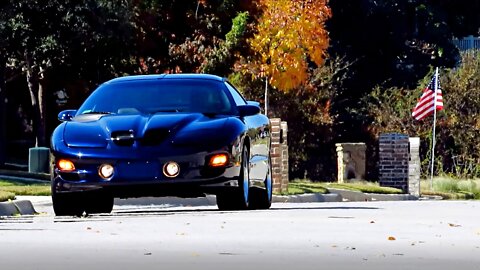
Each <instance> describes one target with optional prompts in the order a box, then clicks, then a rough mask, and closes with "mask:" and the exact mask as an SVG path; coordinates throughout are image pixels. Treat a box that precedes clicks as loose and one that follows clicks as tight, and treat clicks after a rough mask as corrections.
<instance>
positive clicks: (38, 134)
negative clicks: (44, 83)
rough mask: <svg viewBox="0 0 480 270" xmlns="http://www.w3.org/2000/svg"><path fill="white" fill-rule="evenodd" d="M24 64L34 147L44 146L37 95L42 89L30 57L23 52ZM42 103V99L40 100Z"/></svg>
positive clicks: (42, 119)
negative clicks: (30, 106) (31, 116)
mask: <svg viewBox="0 0 480 270" xmlns="http://www.w3.org/2000/svg"><path fill="white" fill-rule="evenodd" d="M25 64H26V71H27V85H28V91H29V93H30V100H31V102H32V112H33V133H34V134H35V147H39V146H45V124H44V123H43V122H44V119H45V117H43V116H42V111H41V109H40V107H41V106H40V103H39V93H41V94H42V96H43V87H39V86H40V85H41V84H40V78H39V75H40V74H39V72H38V71H37V68H36V67H33V65H32V59H31V57H30V55H29V54H28V53H27V52H25ZM42 101H43V98H42Z"/></svg>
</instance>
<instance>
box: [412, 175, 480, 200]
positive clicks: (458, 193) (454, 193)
mask: <svg viewBox="0 0 480 270" xmlns="http://www.w3.org/2000/svg"><path fill="white" fill-rule="evenodd" d="M432 184H433V185H432ZM432 186H433V188H432ZM420 191H421V192H420V193H421V194H422V195H431V196H432V195H433V196H435V195H436V196H441V197H442V198H444V199H450V200H465V199H477V200H478V199H480V179H454V178H450V177H446V176H442V177H434V178H433V182H430V179H428V180H422V181H421V182H420Z"/></svg>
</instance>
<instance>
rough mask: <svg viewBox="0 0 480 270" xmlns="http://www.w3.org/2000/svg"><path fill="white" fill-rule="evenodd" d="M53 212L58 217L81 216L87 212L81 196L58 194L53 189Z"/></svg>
mask: <svg viewBox="0 0 480 270" xmlns="http://www.w3.org/2000/svg"><path fill="white" fill-rule="evenodd" d="M52 203H53V211H54V212H55V215H56V216H81V215H82V214H83V212H84V211H85V209H84V207H83V205H82V204H83V199H82V196H81V194H77V193H57V192H56V191H55V190H54V189H53V188H52Z"/></svg>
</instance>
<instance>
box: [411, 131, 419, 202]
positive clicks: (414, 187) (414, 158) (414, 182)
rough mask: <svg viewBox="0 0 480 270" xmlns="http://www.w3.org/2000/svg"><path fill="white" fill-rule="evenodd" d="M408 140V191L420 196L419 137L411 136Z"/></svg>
mask: <svg viewBox="0 0 480 270" xmlns="http://www.w3.org/2000/svg"><path fill="white" fill-rule="evenodd" d="M409 141H410V160H409V163H408V193H410V194H411V195H413V196H417V197H419V196H420V138H419V137H412V138H409Z"/></svg>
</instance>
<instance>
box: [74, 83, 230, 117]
mask: <svg viewBox="0 0 480 270" xmlns="http://www.w3.org/2000/svg"><path fill="white" fill-rule="evenodd" d="M222 86H223V83H221V82H216V81H208V80H179V79H168V80H167V79H163V80H132V81H126V82H117V83H111V84H105V85H102V86H100V87H99V88H98V89H97V90H95V91H94V92H93V93H92V94H91V95H90V96H89V97H88V98H87V100H86V101H85V102H84V104H83V105H82V106H81V107H80V109H79V110H78V114H77V115H79V114H92V113H98V114H136V113H142V114H154V113H171V112H199V113H205V114H227V115H230V114H233V106H232V105H231V104H232V102H231V101H230V99H229V97H228V96H227V93H226V92H227V91H226V90H225V89H223V88H222Z"/></svg>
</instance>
